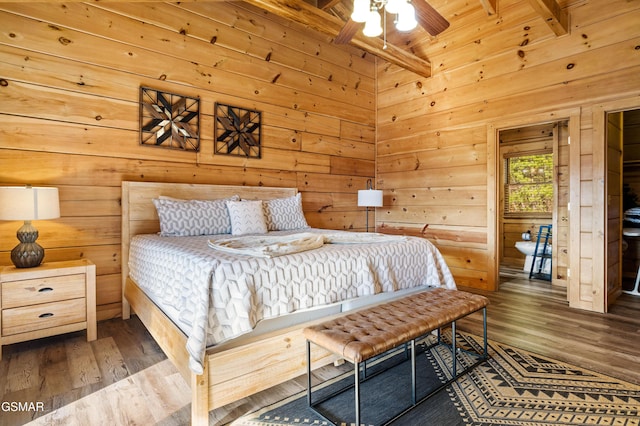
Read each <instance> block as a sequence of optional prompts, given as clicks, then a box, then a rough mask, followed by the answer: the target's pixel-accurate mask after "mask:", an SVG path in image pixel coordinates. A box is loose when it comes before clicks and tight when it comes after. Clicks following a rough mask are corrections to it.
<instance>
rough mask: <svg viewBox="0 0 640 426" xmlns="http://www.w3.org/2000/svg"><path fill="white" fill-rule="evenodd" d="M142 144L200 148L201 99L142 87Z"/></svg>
mask: <svg viewBox="0 0 640 426" xmlns="http://www.w3.org/2000/svg"><path fill="white" fill-rule="evenodd" d="M140 144H141V145H151V146H159V147H162V148H170V149H178V150H182V151H195V152H198V151H199V150H200V99H199V98H192V97H189V96H182V95H176V94H174V93H167V92H161V91H159V90H155V89H151V88H148V87H141V88H140Z"/></svg>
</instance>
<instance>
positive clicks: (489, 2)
mask: <svg viewBox="0 0 640 426" xmlns="http://www.w3.org/2000/svg"><path fill="white" fill-rule="evenodd" d="M497 1H498V0H480V4H481V5H482V7H483V8H484V10H485V12H487V15H489V16H491V15H495V14H496V10H497V5H496V3H497Z"/></svg>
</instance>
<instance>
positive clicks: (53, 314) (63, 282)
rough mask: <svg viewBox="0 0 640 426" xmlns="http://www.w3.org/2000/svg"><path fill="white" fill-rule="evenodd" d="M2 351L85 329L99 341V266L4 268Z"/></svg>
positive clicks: (84, 262)
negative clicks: (97, 276) (16, 344)
mask: <svg viewBox="0 0 640 426" xmlns="http://www.w3.org/2000/svg"><path fill="white" fill-rule="evenodd" d="M0 309H2V313H1V314H0V360H1V359H2V346H4V345H10V344H13V343H18V342H24V341H27V340H32V339H40V338H42V337H48V336H54V335H56V334H62V333H71V332H74V331H79V330H84V329H86V330H87V341H89V342H90V341H92V340H95V339H96V337H97V327H96V265H94V264H93V263H92V262H91V261H90V260H88V259H79V260H67V261H62V262H45V263H43V264H41V265H40V266H36V267H34V268H16V267H15V266H5V267H0Z"/></svg>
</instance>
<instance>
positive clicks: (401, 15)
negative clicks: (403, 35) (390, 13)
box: [396, 3, 418, 31]
mask: <svg viewBox="0 0 640 426" xmlns="http://www.w3.org/2000/svg"><path fill="white" fill-rule="evenodd" d="M417 25H418V21H416V9H415V8H414V7H413V5H412V4H411V3H403V4H402V6H401V7H400V9H399V10H398V17H397V20H396V29H397V30H398V31H411V30H412V29H414V28H415V27H416V26H417Z"/></svg>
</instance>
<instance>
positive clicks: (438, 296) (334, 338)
mask: <svg viewBox="0 0 640 426" xmlns="http://www.w3.org/2000/svg"><path fill="white" fill-rule="evenodd" d="M488 304H489V300H488V299H487V298H486V297H484V296H481V295H477V294H472V293H468V292H464V291H458V290H447V289H443V288H434V289H431V290H427V291H423V292H420V293H415V294H412V295H409V296H405V297H402V298H399V299H396V300H392V301H390V302H387V303H382V304H380V305H376V306H373V307H370V308H366V309H362V310H359V311H355V312H352V313H348V314H345V315H343V316H341V317H338V318H335V319H332V320H330V321H326V322H323V323H320V324H317V325H314V326H311V327H307V328H305V329H304V335H305V338H306V339H307V401H308V403H309V406H310V407H311V408H312V409H314V410H315V411H317V412H318V410H316V408H315V407H314V404H313V403H312V401H311V395H312V392H311V362H310V352H311V351H310V344H311V343H314V344H316V345H318V346H320V347H322V348H324V349H326V350H328V351H330V352H333V353H334V354H337V355H340V356H342V357H343V358H344V359H345V360H347V361H349V362H351V363H353V364H354V376H355V378H354V386H355V411H356V413H355V414H356V419H355V420H356V422H355V424H356V425H359V424H360V392H359V384H360V364H361V363H365V364H364V365H365V366H366V361H367V360H368V359H371V358H372V357H375V356H377V355H380V354H383V353H385V352H387V351H389V350H390V349H393V348H396V347H398V346H401V345H404V344H406V343H410V344H411V362H412V386H413V392H412V395H413V401H412V405H416V404H418V403H420V402H422V400H421V401H416V395H415V394H416V391H415V389H416V379H415V368H416V367H415V365H416V364H415V339H417V338H419V337H422V336H425V335H426V334H428V333H430V332H431V331H434V330H437V331H438V342H439V343H440V328H442V327H444V326H447V325H449V324H451V328H452V330H451V331H452V332H451V334H452V336H455V335H456V330H455V321H456V320H458V319H461V318H463V317H465V316H467V315H469V314H472V313H474V312H477V311H479V310H482V311H483V324H484V351H483V353H482V354H479V355H480V361H479V362H481V361H483V360H485V359H486V358H487V316H486V307H487V305H488ZM451 340H452V344H451V349H452V351H453V354H456V353H457V349H456V339H455V338H452V339H451ZM479 362H478V363H479ZM478 363H476V364H474V365H473V366H475V365H477V364H478ZM473 366H472V367H473ZM469 369H470V368H468V369H466V370H465V371H464V372H462V373H460V374H464V373H466V372H467V371H468V370H469ZM457 373H458V372H457V369H456V356H453V357H452V366H451V376H452V379H451V380H450V381H448V382H447V383H444V384H443V385H442V386H441V387H439V388H438V390H439V389H441V388H442V387H444V386H446V385H448V384H449V383H450V382H451V381H453V380H455V379H456V378H457V377H459V375H458V374H457ZM433 393H434V392H432V393H431V394H430V395H432V394H433ZM430 395H429V396H430ZM424 399H426V398H423V400H424ZM318 413H319V412H318ZM319 414H321V415H323V414H322V413H319ZM323 417H324V415H323Z"/></svg>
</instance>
